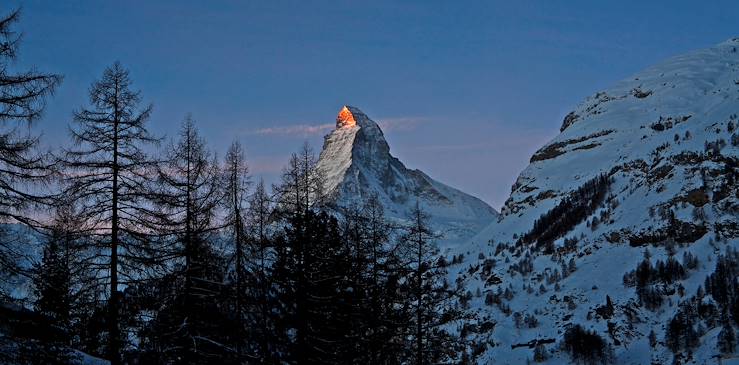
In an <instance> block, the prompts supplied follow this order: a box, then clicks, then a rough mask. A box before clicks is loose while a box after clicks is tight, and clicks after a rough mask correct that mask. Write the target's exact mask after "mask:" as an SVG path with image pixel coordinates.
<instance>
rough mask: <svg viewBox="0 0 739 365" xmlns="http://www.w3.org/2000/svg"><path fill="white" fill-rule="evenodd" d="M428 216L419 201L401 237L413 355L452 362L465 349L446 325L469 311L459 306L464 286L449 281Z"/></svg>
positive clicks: (422, 361)
mask: <svg viewBox="0 0 739 365" xmlns="http://www.w3.org/2000/svg"><path fill="white" fill-rule="evenodd" d="M428 219H429V218H428V215H427V214H426V212H424V211H423V210H422V209H421V207H420V205H419V204H418V202H417V203H416V206H415V208H414V209H413V210H412V211H411V214H410V216H409V219H408V220H409V222H410V224H409V225H408V226H407V227H406V232H405V233H404V235H403V236H402V237H401V242H402V246H403V251H404V255H405V259H406V260H407V261H406V262H407V269H408V272H407V274H406V277H405V280H406V281H405V285H406V290H407V292H408V295H409V298H408V301H409V314H410V317H409V323H410V324H411V327H410V328H409V331H408V335H409V337H410V338H411V339H412V342H411V343H409V344H408V348H409V349H410V353H409V356H410V358H411V359H413V362H415V363H416V364H419V365H421V364H428V363H438V362H445V361H451V360H453V359H454V358H455V356H456V354H459V353H461V352H462V350H463V348H462V341H461V339H459V338H455V335H454V334H452V333H449V332H448V331H447V330H446V328H445V327H446V326H447V325H449V324H450V323H453V322H454V321H458V320H460V319H462V318H463V317H464V315H465V313H464V312H463V311H462V310H461V309H459V308H458V307H457V306H455V300H457V299H458V298H459V297H460V296H461V289H462V287H461V286H458V285H457V286H452V285H450V284H449V283H448V282H447V281H446V275H447V271H446V267H445V265H444V264H443V263H444V260H443V258H441V257H440V256H439V250H438V248H437V247H436V246H435V244H434V240H436V239H437V238H438V237H437V235H436V234H435V233H434V232H433V231H432V230H431V228H430V227H429V224H428Z"/></svg>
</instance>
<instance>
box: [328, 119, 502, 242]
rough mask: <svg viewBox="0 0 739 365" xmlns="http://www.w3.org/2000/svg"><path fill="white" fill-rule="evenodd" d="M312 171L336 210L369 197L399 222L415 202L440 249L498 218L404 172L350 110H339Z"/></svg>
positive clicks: (416, 173)
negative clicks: (437, 234) (438, 238)
mask: <svg viewBox="0 0 739 365" xmlns="http://www.w3.org/2000/svg"><path fill="white" fill-rule="evenodd" d="M317 168H318V171H319V172H320V173H321V174H322V175H323V177H324V178H325V182H324V189H325V191H326V192H327V195H328V197H329V201H330V202H331V203H333V204H335V205H336V206H339V207H347V206H350V205H352V204H354V203H361V202H362V201H364V200H366V199H367V198H368V197H370V196H373V195H374V196H377V197H378V198H379V200H380V202H381V203H382V204H383V206H384V208H385V213H386V215H387V216H388V217H389V218H390V219H395V220H403V219H405V218H406V217H407V215H408V213H409V210H410V209H411V208H413V207H414V206H415V204H416V201H418V203H419V204H420V205H421V207H422V208H423V209H424V210H426V211H427V212H428V213H429V214H430V216H431V217H432V218H431V222H432V225H433V228H434V229H435V230H437V231H439V232H440V233H441V234H442V235H443V239H442V240H441V242H440V244H441V245H443V246H449V245H454V244H455V243H459V242H461V241H464V240H466V239H469V238H471V237H472V236H474V235H475V234H476V233H478V232H479V231H480V230H481V229H482V228H484V227H485V226H487V225H488V224H489V223H490V222H492V221H493V220H494V219H496V218H497V216H498V213H497V212H496V211H495V210H494V209H493V208H491V207H490V206H489V205H487V204H486V203H485V202H483V201H482V200H480V199H477V198H475V197H473V196H471V195H468V194H465V193H463V192H461V191H459V190H457V189H454V188H452V187H449V186H447V185H444V184H442V183H440V182H438V181H436V180H434V179H432V178H431V177H429V176H428V175H426V174H425V173H423V172H422V171H420V170H411V169H408V168H406V167H405V165H403V163H402V162H400V160H398V159H397V158H395V157H393V156H392V155H391V154H390V146H388V143H387V141H385V137H384V135H383V133H382V130H380V127H379V126H378V125H377V123H375V122H374V121H373V120H372V119H370V118H369V117H367V115H365V114H364V113H363V112H362V111H361V110H359V109H357V108H355V107H351V106H344V107H343V108H342V109H341V111H340V112H339V115H338V117H337V118H336V129H335V130H333V131H332V132H331V133H330V134H329V135H327V136H326V137H325V139H324V143H323V150H322V151H321V155H320V158H319V161H318V166H317Z"/></svg>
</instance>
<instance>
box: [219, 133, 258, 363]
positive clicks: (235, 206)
mask: <svg viewBox="0 0 739 365" xmlns="http://www.w3.org/2000/svg"><path fill="white" fill-rule="evenodd" d="M223 178H224V182H223V186H224V187H225V192H224V199H223V207H224V208H225V212H226V217H225V222H224V224H225V225H226V227H227V228H228V230H229V231H230V235H231V238H232V239H233V251H234V252H233V256H234V281H235V301H236V303H235V309H236V327H237V331H238V332H237V336H236V337H237V338H236V352H237V355H238V356H239V357H241V355H242V346H243V345H244V344H243V342H244V341H243V337H244V335H245V333H244V316H245V313H244V306H245V303H244V299H245V295H244V294H245V293H244V292H245V290H246V285H245V284H246V283H245V282H246V281H247V270H246V260H247V257H246V232H245V230H246V227H245V214H246V199H247V194H248V187H249V168H248V166H247V164H246V159H245V158H244V151H243V150H242V148H241V144H239V143H238V142H233V143H232V144H231V146H230V147H229V149H228V152H227V153H226V158H225V161H224V167H223ZM249 281H251V280H249ZM252 284H253V283H252Z"/></svg>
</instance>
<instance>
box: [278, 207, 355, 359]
mask: <svg viewBox="0 0 739 365" xmlns="http://www.w3.org/2000/svg"><path fill="white" fill-rule="evenodd" d="M276 249H277V250H276V253H277V257H276V262H275V266H274V276H273V277H274V279H275V284H276V286H277V300H278V306H277V309H278V318H277V319H276V320H277V322H276V325H277V330H278V331H279V332H280V335H281V341H283V343H284V345H285V348H284V349H282V350H281V351H280V352H281V353H284V354H287V360H288V361H289V362H290V363H296V364H301V363H306V364H312V363H321V364H345V363H351V357H352V356H354V355H355V354H354V353H353V352H352V351H351V348H350V344H349V338H350V336H349V335H350V333H351V329H350V328H349V320H348V315H349V311H350V305H349V303H348V301H349V297H350V296H351V291H352V289H350V286H349V285H347V280H346V278H348V276H349V275H350V273H349V265H348V261H347V255H348V252H347V250H346V246H345V245H344V244H343V242H342V237H341V232H340V229H339V225H338V222H337V220H336V219H335V218H333V217H330V216H329V215H328V214H326V213H325V212H322V213H314V212H313V211H310V210H309V211H307V212H306V213H305V214H303V215H294V216H292V217H291V218H289V219H288V221H287V225H286V227H285V228H284V230H283V232H281V233H280V234H279V235H278V236H277V237H276Z"/></svg>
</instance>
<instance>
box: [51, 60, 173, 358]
mask: <svg viewBox="0 0 739 365" xmlns="http://www.w3.org/2000/svg"><path fill="white" fill-rule="evenodd" d="M131 87H132V82H131V79H130V77H129V72H128V70H126V69H125V68H124V67H123V66H122V65H121V64H120V63H118V62H116V63H114V64H113V65H112V66H110V67H108V68H106V69H105V71H104V72H103V75H102V77H101V78H100V79H99V80H97V81H95V82H94V83H93V84H92V86H91V87H90V90H89V106H88V107H86V108H81V109H80V110H78V111H75V113H74V125H73V126H72V127H71V128H70V134H71V137H72V141H73V146H72V147H70V148H68V149H67V150H66V151H65V153H64V157H63V160H64V161H63V162H64V165H65V168H66V171H65V180H66V185H67V186H68V191H67V195H68V196H73V197H74V198H75V199H76V200H77V201H78V203H79V207H80V210H79V216H80V218H82V219H83V220H85V221H86V222H88V224H92V225H93V227H94V228H95V229H94V230H91V231H90V232H91V234H92V235H93V236H95V237H96V238H97V239H98V243H99V244H100V245H101V248H102V249H105V250H106V251H107V252H108V253H107V254H106V257H107V265H108V275H107V280H108V283H109V294H108V317H107V324H108V331H109V332H108V353H109V358H110V360H111V362H112V363H113V364H119V363H120V361H121V358H120V356H121V352H122V346H123V337H122V336H121V326H120V321H119V315H120V313H119V312H120V306H121V303H120V302H121V292H120V290H121V285H125V284H127V283H128V282H129V281H133V280H137V278H138V276H139V272H140V268H141V267H142V266H143V265H144V264H145V263H146V261H143V260H142V258H141V257H140V256H139V255H138V253H139V252H140V251H141V246H142V244H143V243H142V240H141V239H140V237H141V232H140V227H141V225H142V222H141V219H142V217H143V215H142V214H141V212H142V210H144V209H145V204H144V203H143V201H144V198H145V197H146V189H145V184H144V182H145V180H146V179H147V176H146V172H147V170H148V169H149V168H150V167H151V166H153V164H154V161H153V160H151V159H150V158H149V157H148V156H147V154H146V153H145V147H146V146H147V145H150V144H152V143H156V142H158V139H157V138H155V137H153V136H152V135H151V134H150V133H149V131H148V129H147V125H146V124H147V122H148V120H149V117H150V115H151V110H152V106H151V105H146V106H144V107H143V108H140V103H141V96H140V92H139V91H136V90H133V89H132V88H131Z"/></svg>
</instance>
